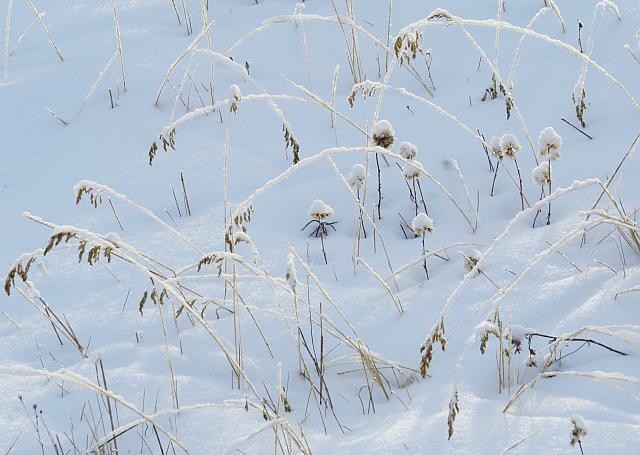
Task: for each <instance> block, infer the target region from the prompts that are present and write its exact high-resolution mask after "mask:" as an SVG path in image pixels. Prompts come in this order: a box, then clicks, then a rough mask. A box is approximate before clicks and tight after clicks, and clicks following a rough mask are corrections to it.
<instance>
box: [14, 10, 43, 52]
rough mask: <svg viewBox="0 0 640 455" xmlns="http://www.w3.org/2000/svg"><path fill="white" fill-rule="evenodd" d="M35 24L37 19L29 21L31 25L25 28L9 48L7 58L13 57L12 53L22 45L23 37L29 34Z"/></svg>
mask: <svg viewBox="0 0 640 455" xmlns="http://www.w3.org/2000/svg"><path fill="white" fill-rule="evenodd" d="M37 24H38V19H34V20H32V21H31V23H30V24H29V25H27V27H26V28H25V29H24V31H23V32H22V33H21V34H20V36H19V37H18V39H17V40H16V42H15V43H14V44H13V46H12V47H11V50H10V51H9V57H11V56H12V55H13V53H14V52H15V51H16V49H17V48H18V46H19V45H20V43H22V40H23V39H25V37H26V36H27V35H28V34H29V32H31V30H32V29H33V27H35V26H36V25H37Z"/></svg>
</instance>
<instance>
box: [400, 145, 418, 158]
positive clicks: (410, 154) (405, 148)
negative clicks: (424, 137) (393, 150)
mask: <svg viewBox="0 0 640 455" xmlns="http://www.w3.org/2000/svg"><path fill="white" fill-rule="evenodd" d="M417 154H418V148H417V147H416V146H415V145H413V144H412V143H411V142H402V143H401V144H400V156H401V157H402V158H404V159H405V160H412V159H414V158H415V157H416V155H417Z"/></svg>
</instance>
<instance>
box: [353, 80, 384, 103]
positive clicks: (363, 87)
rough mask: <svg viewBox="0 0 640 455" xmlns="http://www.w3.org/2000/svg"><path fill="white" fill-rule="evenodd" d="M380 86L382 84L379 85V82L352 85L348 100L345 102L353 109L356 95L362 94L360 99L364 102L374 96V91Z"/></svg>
mask: <svg viewBox="0 0 640 455" xmlns="http://www.w3.org/2000/svg"><path fill="white" fill-rule="evenodd" d="M380 86H382V84H380V83H379V82H373V81H370V80H366V81H362V82H358V83H357V84H354V86H353V88H352V89H351V94H350V95H349V98H347V101H349V106H350V107H353V105H354V104H355V102H356V95H357V94H358V93H362V98H363V99H364V100H365V101H366V100H367V98H371V97H372V96H373V95H375V92H376V90H377V89H378V88H379V87H380Z"/></svg>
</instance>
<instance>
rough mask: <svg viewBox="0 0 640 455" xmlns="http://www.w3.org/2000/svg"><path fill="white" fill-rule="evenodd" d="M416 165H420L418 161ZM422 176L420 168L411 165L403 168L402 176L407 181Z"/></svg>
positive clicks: (405, 165)
mask: <svg viewBox="0 0 640 455" xmlns="http://www.w3.org/2000/svg"><path fill="white" fill-rule="evenodd" d="M416 163H418V161H416ZM421 174H422V173H421V172H420V169H419V168H418V166H414V165H413V164H411V163H405V164H404V166H403V167H402V176H403V177H404V178H405V180H411V179H414V178H418V177H420V175H421Z"/></svg>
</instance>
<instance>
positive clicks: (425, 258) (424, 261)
mask: <svg viewBox="0 0 640 455" xmlns="http://www.w3.org/2000/svg"><path fill="white" fill-rule="evenodd" d="M424 238H425V233H424V232H423V233H422V256H423V258H424V259H423V263H422V267H423V268H424V272H425V273H426V274H427V280H428V279H429V269H427V256H426V254H427V249H426V247H425V245H424Z"/></svg>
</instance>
